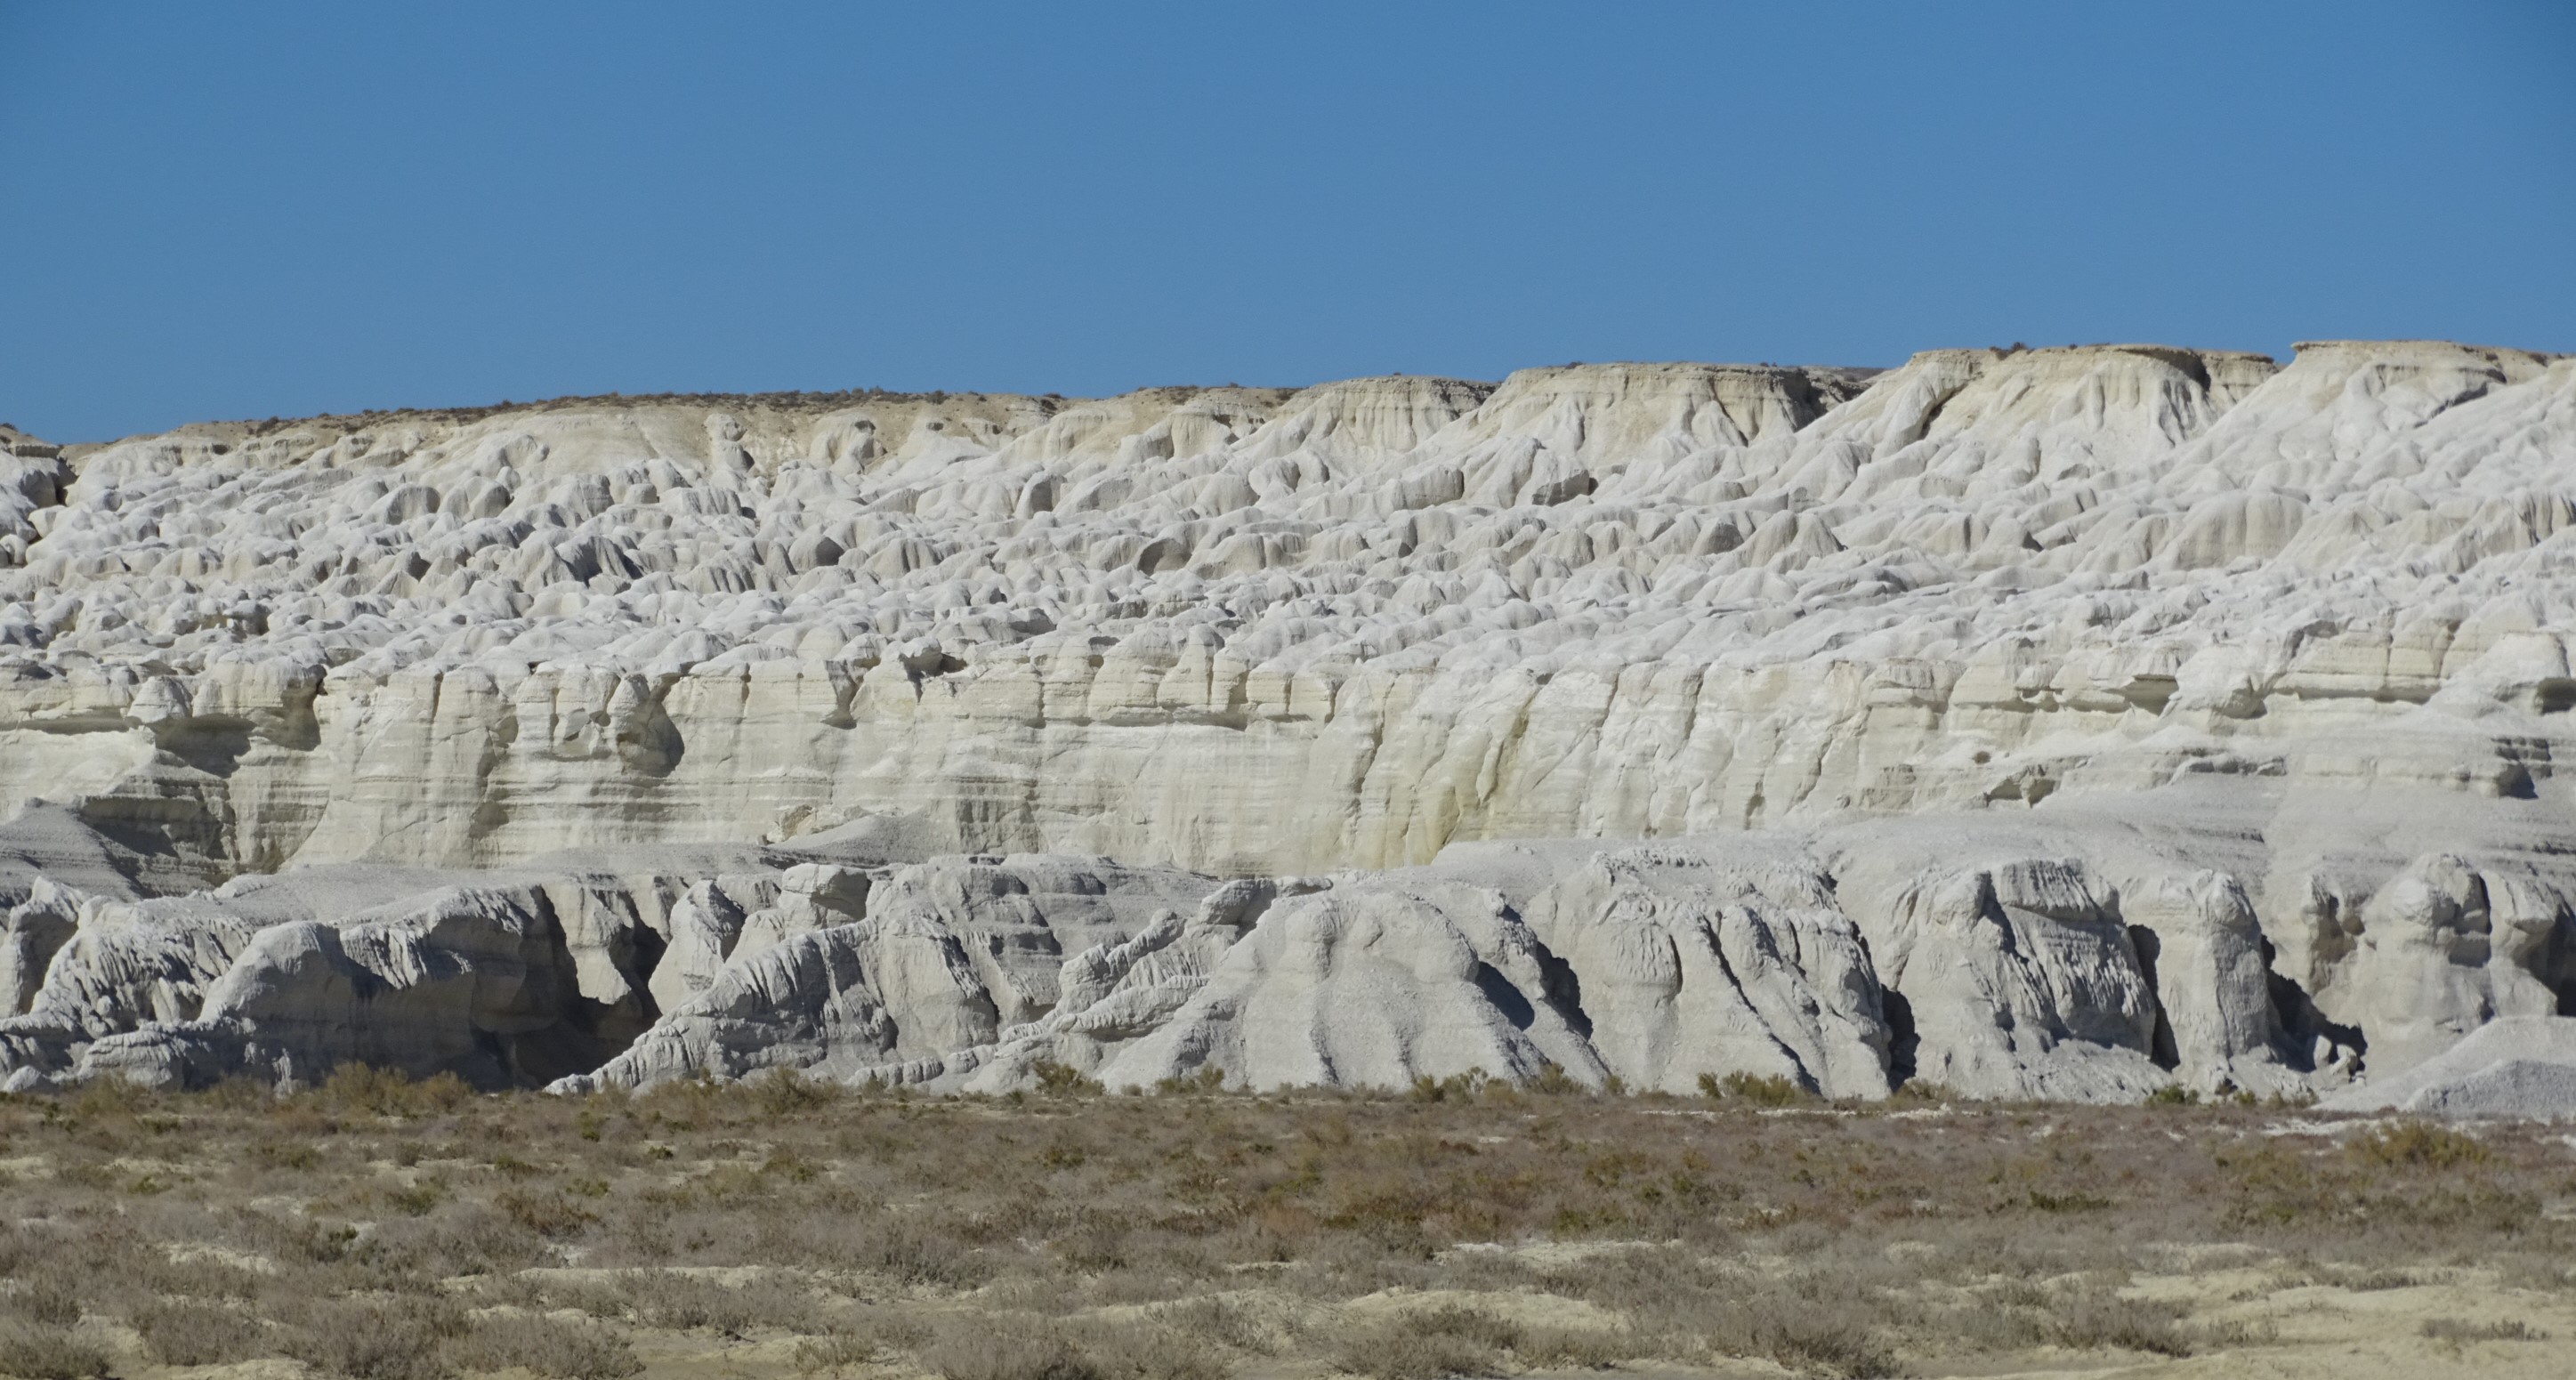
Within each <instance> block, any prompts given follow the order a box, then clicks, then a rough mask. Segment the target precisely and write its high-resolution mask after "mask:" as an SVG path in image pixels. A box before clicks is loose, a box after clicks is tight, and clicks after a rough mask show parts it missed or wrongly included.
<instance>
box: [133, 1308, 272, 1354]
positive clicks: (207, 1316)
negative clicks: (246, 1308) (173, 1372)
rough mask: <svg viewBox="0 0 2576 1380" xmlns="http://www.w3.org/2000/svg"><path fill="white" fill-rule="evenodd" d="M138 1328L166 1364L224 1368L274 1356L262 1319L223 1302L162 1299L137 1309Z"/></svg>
mask: <svg viewBox="0 0 2576 1380" xmlns="http://www.w3.org/2000/svg"><path fill="white" fill-rule="evenodd" d="M132 1321H133V1323H134V1330H135V1331H136V1332H137V1333H140V1334H141V1335H142V1337H143V1345H144V1347H145V1349H146V1350H148V1351H150V1352H151V1353H152V1357H153V1359H154V1360H157V1361H159V1362H160V1363H161V1364H163V1365H165V1366H219V1365H226V1364H229V1363H231V1362H234V1361H247V1360H249V1359H251V1358H252V1357H255V1356H265V1355H267V1354H269V1347H268V1345H267V1329H265V1328H263V1327H261V1326H260V1323H259V1319H257V1318H255V1317H252V1316H251V1315H249V1314H247V1313H244V1312H242V1311H240V1310H238V1309H232V1308H226V1307H224V1306H223V1305H221V1304H213V1303H200V1302H195V1301H193V1300H187V1299H159V1300H155V1301H153V1302H151V1303H147V1304H144V1305H143V1306H142V1307H140V1308H137V1309H135V1310H134V1317H133V1319H132Z"/></svg>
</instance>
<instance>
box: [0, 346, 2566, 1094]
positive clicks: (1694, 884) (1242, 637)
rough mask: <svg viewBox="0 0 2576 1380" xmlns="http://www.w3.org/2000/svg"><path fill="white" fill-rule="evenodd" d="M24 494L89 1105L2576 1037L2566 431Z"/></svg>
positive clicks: (1619, 398)
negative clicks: (2552, 1023) (1057, 1074)
mask: <svg viewBox="0 0 2576 1380" xmlns="http://www.w3.org/2000/svg"><path fill="white" fill-rule="evenodd" d="M0 444H5V445H6V447H7V450H8V458H7V460H6V465H7V467H8V470H7V479H8V482H7V483H5V484H0V567H5V568H0V806H5V807H6V808H7V809H9V810H12V811H14V812H16V814H17V819H16V821H15V822H14V823H12V824H10V825H9V826H7V830H6V833H5V837H0V854H5V855H6V856H5V857H0V893H5V895H4V896H0V899H6V900H7V901H8V902H9V906H10V909H9V912H8V915H7V917H6V925H5V928H4V929H0V979H5V981H0V989H5V990H0V996H6V997H7V998H8V999H9V1000H10V1001H11V1002H12V1003H13V1010H14V1011H15V1012H16V1014H15V1015H13V1016H11V1017H9V1018H8V1019H7V1020H6V1021H5V1022H0V1060H5V1062H6V1063H7V1064H8V1066H9V1067H10V1069H12V1070H14V1074H13V1076H14V1077H17V1078H18V1079H19V1080H20V1081H21V1082H24V1083H28V1084H30V1085H33V1084H38V1083H43V1082H46V1081H49V1080H50V1081H60V1080H62V1079H65V1078H79V1077H86V1076H94V1075H95V1074H97V1073H101V1072H109V1071H114V1072H119V1073H123V1074H126V1075H127V1076H136V1077H147V1078H155V1079H200V1078H205V1077H214V1076H222V1075H224V1074H227V1073H239V1072H249V1073H254V1074H257V1075H258V1076H263V1077H288V1078H301V1077H308V1076H313V1075H314V1073H315V1072H316V1071H317V1070H319V1069H323V1068H327V1067H328V1066H329V1065H331V1064H332V1063H334V1062H338V1061H343V1060H349V1059H365V1060H368V1061H371V1062H390V1063H397V1064H402V1065H404V1066H407V1067H414V1068H416V1069H420V1070H427V1069H431V1068H450V1069H454V1070H456V1071H459V1072H460V1073H463V1074H465V1075H467V1076H469V1077H471V1078H473V1079H475V1080H476V1081H478V1082H481V1083H484V1084H487V1085H499V1084H504V1083H513V1082H517V1083H528V1082H544V1081H547V1080H550V1079H554V1078H557V1077H566V1078H570V1079H572V1080H573V1083H572V1084H571V1085H576V1086H577V1085H580V1084H581V1083H582V1082H583V1081H584V1080H590V1081H600V1082H615V1083H628V1084H631V1083H638V1082H645V1081H651V1080H654V1079H659V1078H664V1077H671V1076H685V1075H693V1074H697V1073H701V1072H703V1073H708V1074H712V1075H715V1076H723V1077H733V1076H742V1075H745V1074H749V1073H753V1072H757V1071H759V1070H762V1069H767V1068H773V1067H796V1068H806V1069H812V1070H816V1071H820V1072H823V1073H828V1074H831V1075H834V1076H840V1077H847V1078H856V1079H864V1078H876V1079H879V1080H881V1081H902V1082H913V1083H920V1084H924V1085H927V1086H934V1087H956V1088H978V1089H989V1088H1000V1087H1006V1086H1012V1085H1015V1084H1016V1083H1019V1082H1023V1081H1026V1080H1028V1079H1030V1078H1032V1077H1034V1076H1035V1070H1037V1069H1039V1068H1040V1067H1042V1066H1046V1065H1050V1064H1062V1065H1064V1066H1067V1067H1071V1068H1075V1069H1078V1070H1082V1071H1085V1072H1088V1073H1093V1074H1096V1075H1097V1076H1100V1077H1103V1078H1105V1079H1108V1080H1110V1081H1112V1082H1118V1083H1125V1084H1144V1083H1151V1082H1154V1081H1157V1080H1159V1079H1162V1078H1166V1077H1173V1076H1186V1075H1191V1074H1193V1073H1194V1072H1195V1071H1197V1070H1200V1069H1204V1068H1218V1069H1221V1070H1222V1071H1223V1072H1224V1074H1225V1075H1226V1076H1227V1077H1230V1078H1233V1079H1236V1080H1238V1081H1248V1082H1253V1083H1258V1084H1277V1083H1291V1082H1304V1081H1326V1082H1346V1083H1347V1082H1370V1083H1375V1082H1387V1081H1403V1080H1405V1079H1409V1078H1411V1077H1414V1076H1418V1075H1422V1074H1430V1075H1433V1076H1446V1075H1447V1074H1449V1073H1457V1072H1465V1071H1468V1070H1470V1069H1475V1068H1481V1069H1483V1070H1484V1071H1486V1072H1487V1073H1488V1074H1490V1075H1493V1076H1497V1077H1510V1078H1526V1077H1534V1076H1537V1075H1538V1073H1539V1071H1541V1070H1543V1069H1546V1068H1549V1067H1554V1068H1557V1069H1561V1070H1563V1071H1564V1072H1565V1073H1566V1074H1567V1075H1569V1076H1572V1077H1574V1078H1576V1079H1578V1080H1580V1081H1586V1082H1599V1081H1602V1080H1604V1079H1607V1078H1610V1077H1613V1076H1615V1077H1617V1078H1618V1079H1619V1080H1621V1081H1622V1083H1624V1084H1626V1085H1628V1086H1632V1087H1654V1088H1667V1089H1672V1090H1676V1091H1683V1090H1688V1089H1691V1088H1693V1087H1695V1086H1697V1083H1698V1080H1699V1079H1700V1077H1701V1076H1702V1075H1703V1074H1714V1075H1724V1074H1727V1073H1736V1072H1741V1073H1747V1074H1753V1075H1759V1076H1771V1075H1777V1076H1781V1077H1787V1078H1790V1079H1792V1080H1794V1081H1797V1082H1800V1083H1802V1084H1804V1085H1806V1086H1809V1087H1811V1088H1815V1089H1818V1090H1820V1091H1826V1092H1831V1093H1836V1094H1850V1095H1862V1096H1868V1095H1881V1094H1884V1093H1885V1092H1886V1090H1887V1089H1888V1087H1889V1086H1890V1084H1891V1083H1892V1082H1893V1081H1897V1080H1902V1079H1906V1078H1917V1079H1923V1080H1927V1081H1937V1082H1940V1083H1943V1084H1945V1085H1949V1086H1953V1087H1956V1088H1959V1089H1961V1090H1964V1091H1969V1092H1974V1093H1979V1094H1988V1095H2035V1096H2077V1097H2125V1096H2130V1095H2134V1094H2137V1093H2139V1092H2141V1091H2143V1090H2145V1089H2149V1088H2152V1087H2155V1086H2160V1085H2161V1084H2162V1083H2164V1082H2167V1081H2173V1080H2177V1079H2179V1080H2182V1081H2185V1082H2188V1083H2191V1084H2193V1085H2194V1086H2203V1087H2210V1088H2216V1087H2221V1086H2228V1087H2237V1088H2246V1089H2251V1090H2255V1091H2270V1090H2275V1089H2285V1090H2286V1089H2296V1088H2300V1087H2310V1086H2317V1085H2320V1084H2340V1083H2342V1082H2345V1081H2347V1080H2349V1079H2350V1078H2351V1077H2352V1076H2354V1074H2355V1073H2356V1072H2365V1073H2369V1074H2394V1073H2396V1072H2399V1071H2401V1070H2403V1069H2404V1068H2406V1067H2409V1066H2412V1065H2414V1064H2416V1063H2419V1062H2421V1061H2423V1060H2426V1059H2430V1058H2432V1057H2434V1056H2436V1055H2439V1054H2440V1053H2442V1051H2444V1050H2445V1049H2447V1048H2449V1047H2450V1046H2451V1044H2452V1043H2453V1042H2455V1041H2457V1040H2459V1039H2460V1038H2461V1037H2462V1036H2463V1035H2465V1034H2467V1033H2469V1032H2471V1031H2473V1030H2476V1029H2477V1028H2479V1027H2480V1026H2482V1025H2484V1024H2485V1023H2487V1022H2489V1021H2491V1020H2494V1019H2497V1018H2499V1017H2519V1016H2536V1017H2549V1016H2555V1015H2558V1014H2561V1013H2567V1012H2576V903H2571V899H2570V898H2571V897H2576V880H2571V874H2570V872H2569V869H2568V867H2567V866H2566V865H2565V864H2564V863H2563V862H2562V861H2561V859H2562V858H2563V857H2565V856H2566V850H2565V848H2564V841H2565V840H2566V838H2568V837H2569V835H2570V826H2571V823H2576V813H2571V810H2570V808H2569V806H2570V800H2569V795H2568V789H2567V786H2566V784H2565V783H2564V782H2563V781H2562V780H2561V779H2560V778H2558V777H2557V776H2556V774H2555V771H2554V763H2555V760H2556V758H2557V756H2558V755H2559V754H2560V753H2561V752H2562V751H2563V750H2564V749H2565V748H2566V747H2567V746H2568V745H2569V743H2568V740H2569V738H2570V734H2569V732H2568V727H2567V725H2568V722H2569V716H2568V713H2567V711H2568V710H2569V709H2570V708H2571V706H2576V673H2571V671H2570V668H2569V664H2568V646H2567V642H2568V636H2569V632H2570V630H2571V629H2576V618H2571V615H2570V604H2571V599H2572V598H2576V579H2571V569H2576V544H2571V543H2576V537H2571V536H2569V535H2568V534H2567V529H2568V528H2569V527H2570V526H2576V485H2571V483H2570V481H2569V479H2568V476H2569V474H2570V473H2571V466H2572V465H2576V359H2566V358H2551V357H2547V356H2540V355H2533V354H2528V353H2524V352H2519V351H2512V350H2502V349H2485V348H2473V347H2465V346H2457V345H2450V344H2442V343H2433V342H2393V343H2330V344H2323V345H2312V346H2303V347H2301V349H2300V352H2299V354H2298V357H2297V358H2296V359H2295V360H2294V361H2293V362H2292V363H2290V364H2289V365H2287V366H2286V367H2276V366H2275V365H2274V364H2273V362H2272V361H2269V360H2266V359H2262V358H2260V357H2257V356H2249V355H2235V354H2223V353H2212V352H2205V351H2189V350H2178V349H2168V348H2163V347H2147V346H2104V347H2082V348H2068V349H2049V350H2031V351H2022V350H2014V351H1994V350H1974V351H1965V350H1950V351H1934V352H1930V353H1927V354H1924V355H1919V356H1917V357H1915V358H1914V359H1913V360H1912V361H1910V362H1908V363H1907V364H1906V365H1904V366H1903V367H1902V368H1899V369H1895V370H1890V371H1886V372H1883V373H1877V374H1870V373H1868V372H1866V371H1851V370H1833V369H1799V368H1778V367H1771V366H1760V367H1751V366H1703V365H1589V366H1569V367H1565V368H1559V369H1539V370H1528V371H1523V372H1522V373H1519V374H1515V375H1513V376H1512V377H1511V378H1510V379H1508V380H1506V381H1505V382H1503V383H1502V384H1501V385H1499V386H1494V385H1486V384H1477V383H1469V382H1463V381H1457V380H1445V379H1421V378H1384V379H1362V380H1353V381H1349V382H1345V383H1337V384H1327V385H1323V386H1320V387H1317V388H1311V389H1306V390H1303V391H1299V392H1289V391H1285V390H1262V389H1242V388H1222V389H1156V390H1147V391H1145V392H1142V393H1137V394H1130V395H1126V396H1124V397H1120V398H1112V399H1106V400H1100V401H1092V402H1070V401H1066V400H1061V399H1054V398H1018V397H992V396H977V395H957V396H948V395H937V394H933V395H927V396H891V395H882V394H847V395H832V396H828V397H822V396H778V397H763V398H740V399H692V398H638V399H585V400H576V401H566V402H560V403H552V404H542V405H537V406H532V407H523V408H505V409H497V410H486V411H480V412H451V413H394V414H376V415H370V416H365V417H337V418H317V419H311V420H308V421H300V422H285V423H266V424H258V425H239V424H218V425H206V426H197V427H190V428H185V429H182V430H181V431H178V432H174V433H170V434H168V435H164V436H155V437H143V438H135V439H132V440H127V441H122V442H117V443H114V444H112V445H106V446H82V447H71V448H68V449H62V448H56V447H53V446H49V445H45V444H42V443H39V442H36V441H34V440H33V439H32V438H28V437H25V436H23V435H21V434H19V433H15V432H8V433H5V434H0ZM1547 840H1559V841H1560V842H1547ZM1565 840H1584V842H1580V843H1574V842H1562V841H1565ZM818 841H819V842H818ZM677 845H688V847H676V846H677ZM637 848H650V849H652V850H654V851H652V852H649V853H636V852H633V851H632V850H635V849H637ZM800 849H803V850H805V851H802V852H800V851H797V850H800ZM566 850H570V851H566ZM978 858H989V859H992V860H991V861H977V860H976V859H978ZM675 859H676V861H675ZM1107 859H1116V860H1117V861H1116V862H1110V861H1107ZM603 869H605V870H603ZM1228 878H1232V879H1236V880H1233V881H1227V880H1226V879H1228Z"/></svg>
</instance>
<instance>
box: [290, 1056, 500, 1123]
mask: <svg viewBox="0 0 2576 1380" xmlns="http://www.w3.org/2000/svg"><path fill="white" fill-rule="evenodd" d="M309 1096H310V1098H311V1100H312V1101H313V1102H314V1103H316V1104H318V1105H319V1106H321V1107H323V1108H326V1109H328V1110H330V1111H334V1112H340V1113H343V1114H347V1113H352V1112H363V1113H367V1114H369V1115H373V1116H399V1117H417V1116H435V1115H438V1114H440V1113H444V1112H452V1111H455V1110H456V1109H457V1108H458V1107H460V1106H462V1105H464V1103H465V1102H466V1101H467V1100H469V1099H471V1098H472V1097H473V1096H474V1090H473V1089H472V1088H469V1087H467V1086H465V1083H464V1081H463V1080H462V1079H459V1078H458V1077H457V1076H456V1075H455V1074H452V1073H439V1074H433V1075H431V1076H430V1077H428V1078H424V1079H419V1080H417V1081H415V1080H414V1079H413V1078H412V1077H411V1076H410V1075H409V1074H406V1073H404V1072H402V1071H401V1070H400V1069H380V1068H376V1067H374V1066H372V1065H368V1064H342V1065H340V1066H339V1067H338V1068H335V1069H333V1070H331V1074H330V1076H329V1077H327V1078H325V1079H323V1080H322V1085H321V1086H320V1087H318V1088H316V1089H314V1090H313V1092H312V1093H311V1094H310V1095H309Z"/></svg>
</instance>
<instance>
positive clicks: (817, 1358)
mask: <svg viewBox="0 0 2576 1380" xmlns="http://www.w3.org/2000/svg"><path fill="white" fill-rule="evenodd" d="M884 1350H885V1348H884V1347H883V1346H882V1345H880V1344H879V1343H878V1341H877V1339H876V1337H875V1336H874V1335H872V1334H869V1333H865V1332H853V1331H844V1330H841V1329H839V1328H834V1329H833V1330H831V1331H829V1332H826V1333H824V1334H823V1335H822V1336H820V1337H799V1338H797V1339H796V1353H795V1356H796V1360H795V1364H796V1370H797V1372H798V1373H799V1374H803V1375H814V1374H819V1373H826V1372H828V1373H830V1374H833V1375H839V1374H841V1373H843V1372H844V1371H847V1370H848V1369H849V1368H850V1367H852V1366H864V1365H867V1364H869V1363H871V1362H873V1361H875V1360H876V1359H877V1357H878V1355H879V1354H881V1353H882V1352H883V1351H884Z"/></svg>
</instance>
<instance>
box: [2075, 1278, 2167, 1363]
mask: <svg viewBox="0 0 2576 1380" xmlns="http://www.w3.org/2000/svg"><path fill="white" fill-rule="evenodd" d="M2182 1311H2183V1310H2182V1309H2181V1308H2180V1307H2179V1306H2178V1305H2174V1304H2169V1303H2160V1302H2154V1301H2150V1300H2147V1299H2138V1298H2131V1297H2128V1296H2126V1295H2123V1294H2117V1293H2112V1292H2110V1291H2108V1290H2097V1291H2090V1292H2086V1293H2081V1294H2077V1295H2075V1296H2074V1297H2072V1298H2067V1299H2062V1300H2060V1301H2059V1302H2058V1304H2057V1306H2056V1309H2055V1312H2054V1315H2053V1317H2052V1319H2051V1331H2052V1333H2053V1334H2054V1335H2053V1340H2055V1341H2056V1343H2057V1344H2058V1345H2059V1346H2064V1347H2073V1348H2076V1349H2078V1350H2096V1349H2101V1348H2109V1347H2116V1348H2119V1349H2121V1350H2124V1351H2146V1352H2153V1353H2154V1354H2156V1355H2159V1356H2188V1355H2190V1354H2191V1339H2190V1338H2189V1337H2188V1336H2187V1335H2185V1333H2184V1332H2183V1330H2182V1329H2181V1328H2180V1327H2178V1326H2176V1325H2175V1321H2174V1320H2175V1318H2176V1317H2178V1316H2179V1315H2180V1314H2181V1312H2182Z"/></svg>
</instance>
